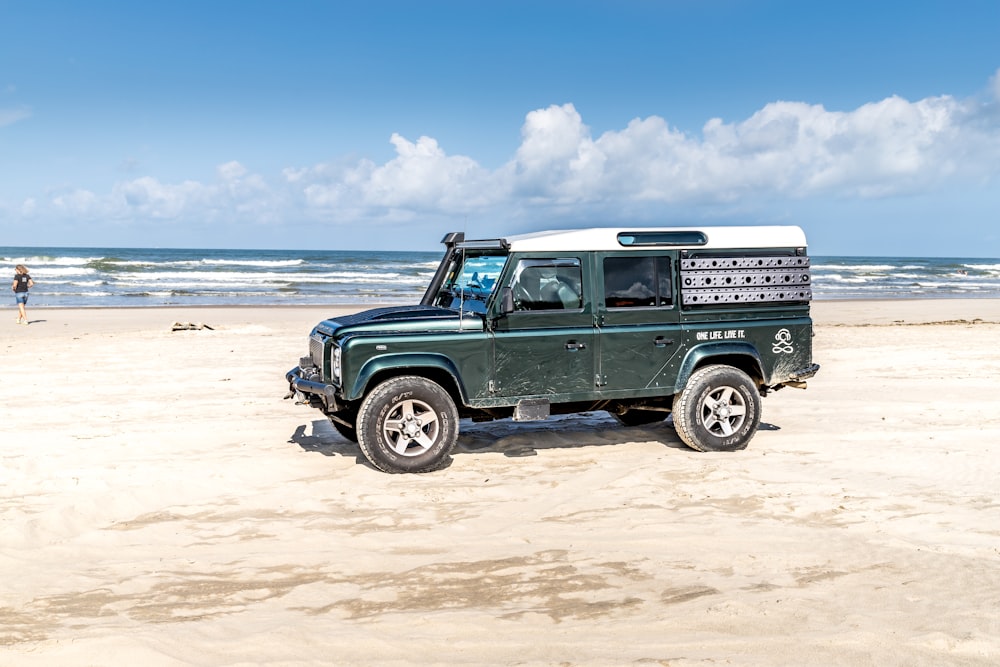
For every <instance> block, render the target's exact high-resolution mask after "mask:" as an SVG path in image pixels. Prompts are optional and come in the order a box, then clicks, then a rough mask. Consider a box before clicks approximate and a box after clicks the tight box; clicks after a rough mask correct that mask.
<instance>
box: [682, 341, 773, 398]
mask: <svg viewBox="0 0 1000 667" xmlns="http://www.w3.org/2000/svg"><path fill="white" fill-rule="evenodd" d="M712 363H720V364H728V365H730V366H735V367H736V368H739V369H742V370H743V371H744V372H746V373H747V374H748V375H750V376H751V377H752V378H756V379H757V381H758V382H760V381H763V379H764V371H763V369H764V363H763V361H762V360H761V358H760V355H759V354H757V348H755V347H754V346H753V345H750V344H749V343H740V342H729V343H706V344H704V345H696V346H695V347H693V348H691V349H690V350H688V353H687V354H686V355H685V357H684V361H683V362H681V367H680V370H679V371H678V373H677V384H676V386H675V387H674V393H678V392H680V391H681V390H682V389H684V386H685V385H686V384H687V381H688V380H689V379H690V378H691V376H692V375H693V374H694V372H695V370H697V369H698V368H700V367H702V366H706V365H708V364H712Z"/></svg>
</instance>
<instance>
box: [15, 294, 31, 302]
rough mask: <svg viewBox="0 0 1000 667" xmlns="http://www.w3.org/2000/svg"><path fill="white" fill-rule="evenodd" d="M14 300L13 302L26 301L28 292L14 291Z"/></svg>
mask: <svg viewBox="0 0 1000 667" xmlns="http://www.w3.org/2000/svg"><path fill="white" fill-rule="evenodd" d="M14 302H15V303H25V304H26V303H28V293H27V292H14Z"/></svg>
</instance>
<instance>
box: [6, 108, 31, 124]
mask: <svg viewBox="0 0 1000 667" xmlns="http://www.w3.org/2000/svg"><path fill="white" fill-rule="evenodd" d="M25 118H31V109H29V108H28V107H17V108H14V109H0V127H3V126H4V125H13V124H14V123H16V122H17V121H19V120H24V119H25Z"/></svg>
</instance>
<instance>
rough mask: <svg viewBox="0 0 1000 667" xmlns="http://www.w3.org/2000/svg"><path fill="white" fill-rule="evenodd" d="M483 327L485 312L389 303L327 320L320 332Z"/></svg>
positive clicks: (382, 331) (455, 329) (379, 331)
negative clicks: (392, 304) (390, 304)
mask: <svg viewBox="0 0 1000 667" xmlns="http://www.w3.org/2000/svg"><path fill="white" fill-rule="evenodd" d="M482 326H483V318H482V316H481V315H477V314H476V313H472V312H469V311H465V312H464V313H462V314H461V315H460V314H459V312H458V311H456V310H449V309H448V308H440V307H438V306H389V307H386V308H373V309H371V310H365V311H362V312H360V313H354V314H352V315H340V316H337V317H336V319H333V318H331V319H328V320H323V321H322V322H320V323H319V324H318V325H316V329H315V330H316V331H318V332H320V333H322V334H325V335H327V336H332V335H335V334H336V335H345V334H348V333H389V332H400V333H403V332H405V333H412V332H417V331H457V330H459V329H478V328H481V327H482Z"/></svg>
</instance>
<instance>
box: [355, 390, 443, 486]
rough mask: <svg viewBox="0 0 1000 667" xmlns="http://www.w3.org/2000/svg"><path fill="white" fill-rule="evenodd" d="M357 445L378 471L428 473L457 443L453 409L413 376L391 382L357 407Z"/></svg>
mask: <svg viewBox="0 0 1000 667" xmlns="http://www.w3.org/2000/svg"><path fill="white" fill-rule="evenodd" d="M357 433H358V445H359V446H360V447H361V451H362V452H364V455H365V457H366V458H367V459H368V461H369V462H370V463H371V464H372V465H373V466H375V467H376V468H378V469H379V470H381V471H382V472H390V473H398V472H428V471H431V470H436V469H437V468H440V467H441V466H442V465H444V463H445V462H446V461H447V460H448V457H449V456H450V455H451V452H452V450H453V449H454V448H455V443H456V441H457V440H458V410H457V409H456V408H455V402H454V401H453V400H452V399H451V396H450V395H448V392H446V391H445V390H444V389H442V388H441V386H440V385H438V384H436V383H434V382H431V381H430V380H428V379H426V378H422V377H417V376H413V375H404V376H401V377H396V378H391V379H389V380H386V381H385V382H383V383H382V384H380V385H378V386H377V387H375V389H373V390H372V391H371V393H369V394H368V396H366V397H365V399H364V400H363V401H362V402H361V409H360V410H359V411H358V421H357Z"/></svg>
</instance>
